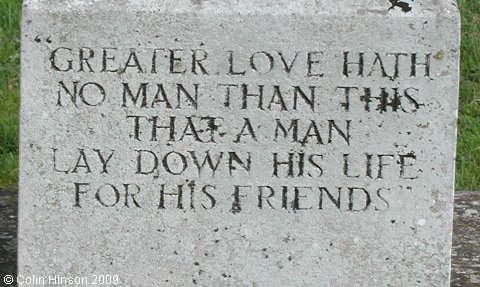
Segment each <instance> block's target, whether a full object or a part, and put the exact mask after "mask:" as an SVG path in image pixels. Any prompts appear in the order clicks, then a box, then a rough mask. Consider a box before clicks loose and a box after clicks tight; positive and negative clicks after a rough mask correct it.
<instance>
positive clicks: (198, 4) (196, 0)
mask: <svg viewBox="0 0 480 287" xmlns="http://www.w3.org/2000/svg"><path fill="white" fill-rule="evenodd" d="M191 1H192V4H193V6H195V8H202V4H203V0H191Z"/></svg>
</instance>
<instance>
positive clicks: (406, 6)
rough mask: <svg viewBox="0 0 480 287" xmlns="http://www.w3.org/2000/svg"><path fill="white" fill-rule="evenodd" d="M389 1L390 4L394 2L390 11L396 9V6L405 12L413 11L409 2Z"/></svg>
mask: <svg viewBox="0 0 480 287" xmlns="http://www.w3.org/2000/svg"><path fill="white" fill-rule="evenodd" d="M388 1H389V2H390V4H392V7H390V8H388V10H389V11H390V10H393V9H395V7H398V8H400V9H402V11H403V12H404V13H408V12H410V11H412V7H410V4H408V3H407V2H403V1H400V0H388Z"/></svg>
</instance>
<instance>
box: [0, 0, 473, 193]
mask: <svg viewBox="0 0 480 287" xmlns="http://www.w3.org/2000/svg"><path fill="white" fill-rule="evenodd" d="M459 5H460V10H461V15H462V76H461V87H460V111H459V114H460V117H459V130H458V148H457V182H456V185H457V189H458V190H479V188H480V0H459ZM20 9H21V1H20V0H0V81H1V82H0V188H6V187H15V186H16V185H17V173H18V133H17V129H18V106H19V75H20V72H19V66H20V52H19V47H20V32H19V20H20Z"/></svg>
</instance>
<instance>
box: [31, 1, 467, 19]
mask: <svg viewBox="0 0 480 287" xmlns="http://www.w3.org/2000/svg"><path fill="white" fill-rule="evenodd" d="M23 5H24V9H25V8H26V9H29V10H43V9H48V11H49V12H70V11H82V10H97V11H98V10H100V11H101V10H106V11H115V10H116V11H118V10H125V9H126V8H128V9H130V11H155V12H160V13H177V14H179V13H197V14H202V13H205V14H280V15H281V14H300V15H302V14H303V15H316V14H338V15H343V16H354V15H360V16H362V15H363V16H366V15H370V16H390V15H391V16H406V17H408V16H422V15H428V14H448V15H451V16H453V15H458V13H459V12H458V5H457V1H456V0H422V1H418V0H417V1H415V0H364V1H352V0H336V1H331V0H261V1H258V0H234V1H233V0H24V1H23ZM46 12H47V11H46Z"/></svg>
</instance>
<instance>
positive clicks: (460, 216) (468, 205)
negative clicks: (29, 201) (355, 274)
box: [0, 190, 480, 287]
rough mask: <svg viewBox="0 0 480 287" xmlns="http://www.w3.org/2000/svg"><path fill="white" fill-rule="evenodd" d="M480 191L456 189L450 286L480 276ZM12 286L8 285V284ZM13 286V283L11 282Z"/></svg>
mask: <svg viewBox="0 0 480 287" xmlns="http://www.w3.org/2000/svg"><path fill="white" fill-rule="evenodd" d="M479 202H480V192H457V193H456V194H455V209H454V217H453V218H454V221H453V227H454V232H453V256H452V280H451V285H450V286H451V287H477V286H478V284H479V280H478V278H480V265H479V264H478V262H479V260H480V253H479V251H480V246H479V244H480V241H479V240H478V238H477V236H476V235H477V234H479V233H480V216H478V214H480V204H479ZM0 230H1V232H2V237H1V238H0V248H1V250H2V252H0V278H3V277H4V276H5V275H12V274H17V273H16V272H17V190H0ZM7 286H9V285H7ZM12 286H13V285H12Z"/></svg>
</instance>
